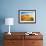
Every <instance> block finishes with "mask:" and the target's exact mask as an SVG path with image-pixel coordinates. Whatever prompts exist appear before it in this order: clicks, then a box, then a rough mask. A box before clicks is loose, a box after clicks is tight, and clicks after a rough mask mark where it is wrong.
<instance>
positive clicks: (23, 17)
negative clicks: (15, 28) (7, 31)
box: [21, 15, 34, 21]
mask: <svg viewBox="0 0 46 46" xmlns="http://www.w3.org/2000/svg"><path fill="white" fill-rule="evenodd" d="M21 21H34V18H33V16H32V15H21Z"/></svg>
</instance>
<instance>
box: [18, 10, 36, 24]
mask: <svg viewBox="0 0 46 46" xmlns="http://www.w3.org/2000/svg"><path fill="white" fill-rule="evenodd" d="M18 22H19V23H20V24H31V23H32V24H33V23H36V10H18Z"/></svg>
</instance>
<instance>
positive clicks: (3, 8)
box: [0, 0, 46, 44]
mask: <svg viewBox="0 0 46 46" xmlns="http://www.w3.org/2000/svg"><path fill="white" fill-rule="evenodd" d="M20 9H27V10H32V9H36V24H19V23H18V10H20ZM7 17H13V18H14V19H15V22H14V25H13V26H11V32H24V31H29V32H31V31H32V32H34V31H40V32H42V33H44V34H45V32H46V21H45V20H46V0H0V19H1V20H2V19H3V21H4V19H5V18H7ZM3 21H2V22H3ZM2 22H1V23H0V32H6V31H7V32H8V26H6V25H5V24H4V23H2ZM45 35H46V34H45ZM45 40H46V39H45ZM45 44H46V42H45Z"/></svg>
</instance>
